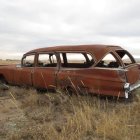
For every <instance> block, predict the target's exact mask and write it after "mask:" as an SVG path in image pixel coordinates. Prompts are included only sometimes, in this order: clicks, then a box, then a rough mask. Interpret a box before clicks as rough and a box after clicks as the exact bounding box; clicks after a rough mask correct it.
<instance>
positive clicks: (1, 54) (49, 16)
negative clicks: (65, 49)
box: [0, 0, 140, 59]
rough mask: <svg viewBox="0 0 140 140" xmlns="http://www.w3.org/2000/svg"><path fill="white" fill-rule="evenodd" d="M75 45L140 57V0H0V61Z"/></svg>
mask: <svg viewBox="0 0 140 140" xmlns="http://www.w3.org/2000/svg"><path fill="white" fill-rule="evenodd" d="M72 44H112V45H121V46H122V47H124V48H125V49H127V50H129V51H130V52H131V53H132V54H133V55H140V0H0V58H2V59H5V58H12V59H13V58H14V59H16V58H20V57H21V56H22V54H23V53H25V52H27V51H29V50H31V49H34V48H39V47H48V46H55V45H72Z"/></svg>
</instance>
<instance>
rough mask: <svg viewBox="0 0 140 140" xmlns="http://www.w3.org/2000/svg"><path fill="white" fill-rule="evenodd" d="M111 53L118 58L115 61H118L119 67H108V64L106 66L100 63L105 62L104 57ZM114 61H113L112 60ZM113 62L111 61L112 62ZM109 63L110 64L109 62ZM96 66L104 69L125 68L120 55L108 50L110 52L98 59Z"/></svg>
mask: <svg viewBox="0 0 140 140" xmlns="http://www.w3.org/2000/svg"><path fill="white" fill-rule="evenodd" d="M109 54H111V55H112V56H113V57H114V59H115V60H116V62H115V63H118V67H113V66H112V67H108V66H105V65H103V64H102V65H103V66H99V65H101V64H100V63H101V62H102V63H103V62H104V61H103V59H104V58H105V57H106V56H107V55H109ZM112 62H113V61H112ZM110 63H111V62H110ZM108 65H109V64H108ZM95 67H96V68H103V69H120V68H123V65H122V63H121V62H120V60H119V59H118V57H117V56H116V55H115V54H114V53H113V52H108V53H106V54H105V55H104V56H103V57H102V58H101V59H100V60H99V61H98V63H97V64H96V66H95Z"/></svg>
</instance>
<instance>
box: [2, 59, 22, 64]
mask: <svg viewBox="0 0 140 140" xmlns="http://www.w3.org/2000/svg"><path fill="white" fill-rule="evenodd" d="M20 63H21V62H20V60H0V65H9V64H20Z"/></svg>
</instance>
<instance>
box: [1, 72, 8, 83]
mask: <svg viewBox="0 0 140 140" xmlns="http://www.w3.org/2000/svg"><path fill="white" fill-rule="evenodd" d="M0 81H1V82H6V83H7V81H6V79H5V77H4V76H3V74H0Z"/></svg>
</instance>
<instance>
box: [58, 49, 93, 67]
mask: <svg viewBox="0 0 140 140" xmlns="http://www.w3.org/2000/svg"><path fill="white" fill-rule="evenodd" d="M60 59H61V66H62V67H65V68H88V67H91V66H92V65H93V64H94V60H93V58H92V56H91V55H90V54H88V53H80V52H75V53H72V52H70V53H61V54H60Z"/></svg>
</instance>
